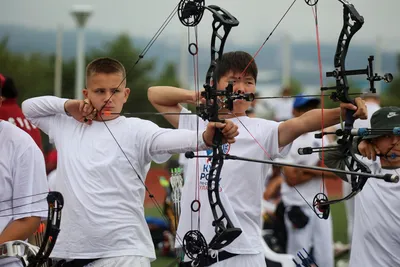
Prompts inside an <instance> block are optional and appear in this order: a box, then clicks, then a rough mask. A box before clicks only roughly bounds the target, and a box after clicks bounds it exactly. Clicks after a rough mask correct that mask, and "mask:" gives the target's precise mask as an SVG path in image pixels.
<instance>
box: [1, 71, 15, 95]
mask: <svg viewBox="0 0 400 267" xmlns="http://www.w3.org/2000/svg"><path fill="white" fill-rule="evenodd" d="M0 87H1V96H4V97H5V98H17V96H18V90H17V87H15V84H14V80H13V79H11V78H10V77H7V76H4V75H2V74H0Z"/></svg>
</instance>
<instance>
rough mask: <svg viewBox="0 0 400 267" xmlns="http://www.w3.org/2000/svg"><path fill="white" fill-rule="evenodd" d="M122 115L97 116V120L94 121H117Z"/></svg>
mask: <svg viewBox="0 0 400 267" xmlns="http://www.w3.org/2000/svg"><path fill="white" fill-rule="evenodd" d="M119 116H120V115H108V116H102V117H100V116H97V117H96V118H95V119H93V120H94V121H100V122H102V121H112V120H115V119H117V118H119Z"/></svg>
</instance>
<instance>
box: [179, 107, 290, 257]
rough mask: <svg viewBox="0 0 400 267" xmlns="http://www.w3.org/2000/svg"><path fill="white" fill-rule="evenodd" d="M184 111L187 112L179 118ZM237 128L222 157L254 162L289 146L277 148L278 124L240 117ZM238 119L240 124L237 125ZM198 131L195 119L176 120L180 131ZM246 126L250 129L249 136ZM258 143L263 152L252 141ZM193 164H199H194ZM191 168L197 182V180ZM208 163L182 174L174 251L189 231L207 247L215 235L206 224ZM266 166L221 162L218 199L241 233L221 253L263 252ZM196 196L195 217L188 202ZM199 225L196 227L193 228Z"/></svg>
mask: <svg viewBox="0 0 400 267" xmlns="http://www.w3.org/2000/svg"><path fill="white" fill-rule="evenodd" d="M187 112H189V111H188V110H187V109H184V108H183V110H182V113H187ZM231 120H232V121H233V122H234V123H235V124H236V125H237V126H238V127H239V135H238V136H237V137H236V142H235V143H234V144H225V145H223V151H224V153H229V154H231V155H236V156H242V157H247V158H254V159H261V160H263V159H265V160H269V159H270V158H269V157H272V158H273V159H274V158H276V157H281V156H284V155H286V153H287V151H288V150H289V149H290V145H289V146H286V147H285V148H283V149H280V148H279V147H278V126H279V123H277V122H274V121H268V120H264V119H258V118H249V117H245V116H243V117H239V118H233V119H231ZM239 120H240V122H239ZM197 121H198V122H199V131H200V132H203V131H204V129H205V127H206V123H205V122H204V121H203V120H202V119H200V118H198V117H197V116H196V117H195V116H184V115H182V116H180V120H179V128H183V129H193V130H196V129H197ZM242 123H243V124H244V125H245V127H246V128H247V129H248V130H249V132H250V133H251V134H250V133H249V132H248V131H247V130H246V129H245V128H244V126H243V125H242ZM251 135H253V136H254V138H255V139H256V140H257V141H258V142H259V143H260V145H261V146H262V147H263V149H264V150H265V151H266V152H268V154H269V156H268V155H266V153H265V152H264V150H263V149H262V148H261V147H260V146H259V145H258V144H257V143H256V141H255V140H254V139H253V137H252V136H251ZM199 154H200V155H211V154H212V150H209V151H200V152H199ZM197 164H198V165H197ZM196 165H197V166H198V171H197V173H198V179H196ZM210 166H211V162H210V161H209V160H208V159H207V158H199V159H189V160H187V162H186V165H185V170H184V176H185V177H184V178H185V185H184V188H183V192H182V199H181V216H180V220H179V224H178V233H177V241H176V246H177V247H180V246H181V245H182V239H183V237H184V235H185V234H186V233H187V232H188V231H190V230H200V231H201V233H202V234H203V235H204V236H205V238H206V240H207V243H209V242H210V241H211V239H212V238H213V237H214V235H215V231H214V227H212V225H211V222H212V221H213V216H212V212H211V208H210V205H209V201H208V191H207V179H208V174H209V171H210ZM270 168H271V165H268V164H260V163H252V162H244V161H239V160H225V161H224V165H223V167H222V171H221V180H220V196H221V201H222V202H223V205H224V207H225V209H226V210H227V212H228V214H229V217H230V219H231V220H232V222H233V224H234V226H235V227H239V228H241V229H242V231H243V232H242V234H241V235H240V236H239V237H238V238H237V239H236V240H235V241H233V242H232V243H231V244H230V245H228V246H227V247H226V248H224V250H226V251H229V252H231V253H237V254H257V253H259V252H262V251H263V249H262V244H261V239H260V236H261V229H260V226H259V225H260V220H261V199H262V194H263V192H264V188H265V186H264V185H265V179H266V176H267V172H268V170H269V169H270ZM197 194H199V197H198V200H199V201H200V203H201V209H200V215H199V212H197V213H194V212H192V211H191V208H190V205H191V202H192V201H193V200H194V199H195V195H197ZM198 222H199V224H198Z"/></svg>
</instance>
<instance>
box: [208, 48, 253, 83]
mask: <svg viewBox="0 0 400 267" xmlns="http://www.w3.org/2000/svg"><path fill="white" fill-rule="evenodd" d="M244 70H246V72H245V75H251V76H252V77H253V78H254V80H255V82H257V75H258V68H257V64H256V62H255V61H254V59H253V57H252V56H251V55H250V54H249V53H246V52H244V51H234V52H228V53H225V54H223V55H222V56H221V57H220V58H219V59H218V60H217V66H216V68H215V71H214V77H215V79H216V80H217V81H219V80H220V79H221V77H222V76H224V75H226V74H227V73H228V72H230V71H232V72H234V73H242V72H243V71H244Z"/></svg>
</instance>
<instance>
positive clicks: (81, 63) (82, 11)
mask: <svg viewBox="0 0 400 267" xmlns="http://www.w3.org/2000/svg"><path fill="white" fill-rule="evenodd" d="M91 14H92V7H91V6H87V5H76V6H73V8H72V11H71V15H72V16H73V17H74V18H75V21H76V24H77V33H76V67H75V99H82V98H83V95H82V89H83V88H84V72H85V70H84V69H85V35H84V28H85V25H86V22H87V20H88V18H89V16H90V15H91Z"/></svg>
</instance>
